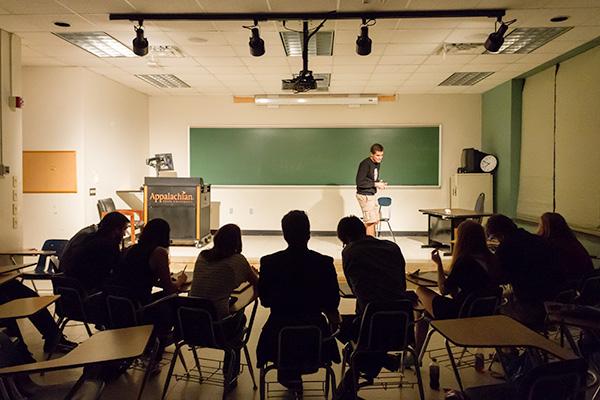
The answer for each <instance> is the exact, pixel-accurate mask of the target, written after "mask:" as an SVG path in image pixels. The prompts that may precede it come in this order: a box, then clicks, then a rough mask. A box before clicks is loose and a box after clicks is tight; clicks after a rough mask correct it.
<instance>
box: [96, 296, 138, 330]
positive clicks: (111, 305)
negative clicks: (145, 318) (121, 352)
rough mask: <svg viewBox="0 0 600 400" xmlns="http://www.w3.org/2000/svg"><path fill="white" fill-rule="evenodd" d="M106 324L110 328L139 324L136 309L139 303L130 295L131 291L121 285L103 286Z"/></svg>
mask: <svg viewBox="0 0 600 400" xmlns="http://www.w3.org/2000/svg"><path fill="white" fill-rule="evenodd" d="M104 292H105V294H106V309H107V311H108V326H109V328H111V329H119V328H129V327H132V326H138V325H140V321H139V319H138V310H139V309H140V308H141V304H140V303H139V302H138V301H137V299H135V298H134V297H132V295H131V291H130V290H128V288H126V287H122V286H105V287H104Z"/></svg>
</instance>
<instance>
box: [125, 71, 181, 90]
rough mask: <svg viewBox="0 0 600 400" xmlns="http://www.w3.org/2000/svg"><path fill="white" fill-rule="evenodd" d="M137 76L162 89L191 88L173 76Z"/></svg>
mask: <svg viewBox="0 0 600 400" xmlns="http://www.w3.org/2000/svg"><path fill="white" fill-rule="evenodd" d="M136 76H137V77H138V78H140V79H141V80H143V81H144V82H146V83H149V84H151V85H153V86H156V87H158V88H161V89H181V88H189V87H190V85H188V84H187V83H185V82H184V81H182V80H181V79H179V78H178V77H176V76H175V75H171V74H136Z"/></svg>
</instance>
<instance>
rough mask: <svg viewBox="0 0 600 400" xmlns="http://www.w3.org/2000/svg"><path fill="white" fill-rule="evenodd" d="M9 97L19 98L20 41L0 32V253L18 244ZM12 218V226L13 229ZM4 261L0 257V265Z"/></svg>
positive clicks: (16, 135) (17, 169)
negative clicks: (2, 169)
mask: <svg viewBox="0 0 600 400" xmlns="http://www.w3.org/2000/svg"><path fill="white" fill-rule="evenodd" d="M10 96H22V93H21V41H20V39H19V37H18V36H16V35H13V34H11V33H8V32H5V31H2V30H0V123H1V130H2V131H1V132H0V135H1V137H0V142H1V144H2V146H1V148H0V151H2V163H3V164H4V165H7V166H9V167H10V173H9V174H7V175H4V176H0V248H1V249H18V248H20V247H21V244H22V226H23V224H22V219H21V215H22V209H21V177H22V176H23V175H22V168H21V154H22V153H21V141H22V129H21V110H20V109H14V108H12V107H11V106H10V104H9V97H10ZM13 193H14V196H16V197H13ZM13 206H16V207H15V208H13ZM13 210H14V211H13ZM13 218H14V219H15V221H16V225H13ZM7 261H8V260H6V259H2V258H1V257H0V264H6V263H7Z"/></svg>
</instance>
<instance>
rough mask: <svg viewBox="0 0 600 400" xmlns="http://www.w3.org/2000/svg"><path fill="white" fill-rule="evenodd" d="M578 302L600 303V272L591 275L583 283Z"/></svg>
mask: <svg viewBox="0 0 600 400" xmlns="http://www.w3.org/2000/svg"><path fill="white" fill-rule="evenodd" d="M576 300H577V303H578V304H583V305H587V306H597V305H599V304H600V274H597V275H593V276H590V277H589V278H587V279H585V280H584V281H583V283H582V284H581V289H580V290H579V296H578V297H577V299H576Z"/></svg>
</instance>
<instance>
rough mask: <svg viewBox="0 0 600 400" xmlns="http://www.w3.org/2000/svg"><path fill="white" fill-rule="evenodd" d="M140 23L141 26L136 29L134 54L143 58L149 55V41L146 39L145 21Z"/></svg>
mask: <svg viewBox="0 0 600 400" xmlns="http://www.w3.org/2000/svg"><path fill="white" fill-rule="evenodd" d="M139 22H140V24H139V25H138V26H136V27H134V29H135V39H133V52H134V53H135V54H137V55H138V56H140V57H143V56H145V55H146V54H148V39H146V38H145V37H144V28H143V27H142V24H143V23H144V21H143V20H140V21H139Z"/></svg>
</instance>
